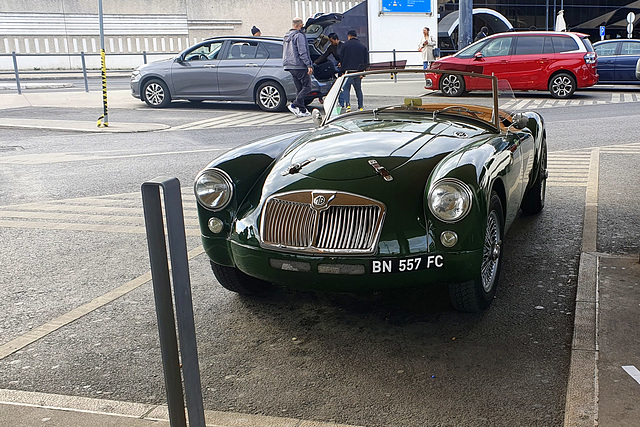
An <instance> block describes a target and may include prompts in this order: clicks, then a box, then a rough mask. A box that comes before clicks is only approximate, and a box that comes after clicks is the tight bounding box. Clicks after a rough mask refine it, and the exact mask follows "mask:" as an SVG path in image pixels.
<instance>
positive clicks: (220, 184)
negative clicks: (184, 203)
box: [193, 169, 233, 211]
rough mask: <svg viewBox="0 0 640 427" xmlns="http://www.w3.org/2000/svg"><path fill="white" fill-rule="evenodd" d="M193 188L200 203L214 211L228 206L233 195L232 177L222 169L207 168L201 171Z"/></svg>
mask: <svg viewBox="0 0 640 427" xmlns="http://www.w3.org/2000/svg"><path fill="white" fill-rule="evenodd" d="M193 189H194V191H195V193H196V199H197V200H198V203H200V204H201V205H202V206H203V207H205V208H207V209H210V210H212V211H219V210H221V209H224V208H225V207H227V205H228V204H229V202H230V201H231V197H232V196H233V184H232V182H231V178H230V177H229V175H227V173H226V172H224V171H222V170H220V169H205V170H203V171H202V172H200V174H199V175H198V177H197V178H196V182H195V184H194V185H193Z"/></svg>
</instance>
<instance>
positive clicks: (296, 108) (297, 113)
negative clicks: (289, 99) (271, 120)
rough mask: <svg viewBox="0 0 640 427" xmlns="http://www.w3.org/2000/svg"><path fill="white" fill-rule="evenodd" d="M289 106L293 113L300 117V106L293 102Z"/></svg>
mask: <svg viewBox="0 0 640 427" xmlns="http://www.w3.org/2000/svg"><path fill="white" fill-rule="evenodd" d="M287 108H288V109H289V111H291V112H292V113H293V114H295V115H296V116H298V117H300V109H299V108H298V107H294V106H293V104H289V105H287Z"/></svg>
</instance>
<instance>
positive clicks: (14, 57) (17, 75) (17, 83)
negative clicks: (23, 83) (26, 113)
mask: <svg viewBox="0 0 640 427" xmlns="http://www.w3.org/2000/svg"><path fill="white" fill-rule="evenodd" d="M11 56H12V57H13V71H14V72H15V73H16V85H17V86H18V95H22V89H21V88H20V73H19V72H18V59H17V58H16V53H15V52H11Z"/></svg>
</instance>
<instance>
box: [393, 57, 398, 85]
mask: <svg viewBox="0 0 640 427" xmlns="http://www.w3.org/2000/svg"><path fill="white" fill-rule="evenodd" d="M396 67H397V64H396V50H395V49H393V68H396ZM391 77H392V78H393V82H394V83H398V73H393V74H392V75H391Z"/></svg>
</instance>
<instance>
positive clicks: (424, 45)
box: [418, 27, 436, 70]
mask: <svg viewBox="0 0 640 427" xmlns="http://www.w3.org/2000/svg"><path fill="white" fill-rule="evenodd" d="M435 48H436V39H435V38H434V37H433V36H432V35H430V34H429V28H427V27H424V28H423V29H422V38H421V39H420V43H418V51H419V52H422V65H423V67H424V69H425V70H426V69H427V68H429V66H430V65H431V63H432V62H433V61H435V59H436V58H435V56H434V54H433V53H434V52H433V50H434V49H435Z"/></svg>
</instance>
